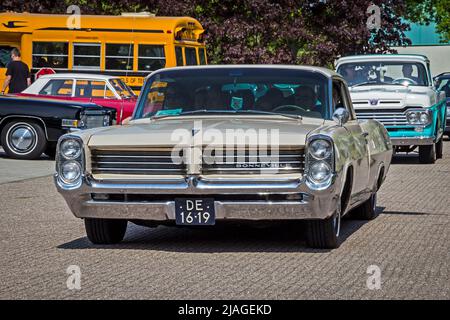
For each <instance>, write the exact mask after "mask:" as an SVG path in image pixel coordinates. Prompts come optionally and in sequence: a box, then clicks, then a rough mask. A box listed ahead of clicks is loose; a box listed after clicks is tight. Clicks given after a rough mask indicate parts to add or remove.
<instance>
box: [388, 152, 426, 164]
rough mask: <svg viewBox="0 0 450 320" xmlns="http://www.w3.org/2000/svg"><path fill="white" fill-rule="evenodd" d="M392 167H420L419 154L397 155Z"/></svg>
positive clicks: (393, 159)
mask: <svg viewBox="0 0 450 320" xmlns="http://www.w3.org/2000/svg"><path fill="white" fill-rule="evenodd" d="M391 164H392V165H405V164H406V165H408V164H414V165H415V164H417V165H420V162H419V154H418V153H417V152H412V153H408V154H407V153H402V154H398V155H395V156H394V157H393V158H392V162H391Z"/></svg>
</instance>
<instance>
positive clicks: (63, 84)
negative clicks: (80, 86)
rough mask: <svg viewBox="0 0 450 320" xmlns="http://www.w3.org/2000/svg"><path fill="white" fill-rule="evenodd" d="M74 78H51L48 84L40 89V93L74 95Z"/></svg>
mask: <svg viewBox="0 0 450 320" xmlns="http://www.w3.org/2000/svg"><path fill="white" fill-rule="evenodd" d="M72 88H73V80H69V79H55V80H50V81H49V82H47V84H46V85H45V86H44V87H43V88H42V89H41V91H39V94H42V95H49V96H65V97H71V96H72Z"/></svg>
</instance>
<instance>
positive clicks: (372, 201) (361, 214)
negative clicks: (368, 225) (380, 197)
mask: <svg viewBox="0 0 450 320" xmlns="http://www.w3.org/2000/svg"><path fill="white" fill-rule="evenodd" d="M376 208H377V194H376V193H374V194H372V195H371V196H370V198H369V199H367V200H366V201H365V202H363V203H362V204H361V205H360V206H358V207H356V208H355V209H353V210H352V211H351V213H350V218H352V219H355V220H372V219H374V218H375V217H376Z"/></svg>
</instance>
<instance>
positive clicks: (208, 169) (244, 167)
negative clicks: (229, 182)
mask: <svg viewBox="0 0 450 320" xmlns="http://www.w3.org/2000/svg"><path fill="white" fill-rule="evenodd" d="M304 167H305V156H304V150H303V149H300V148H293V149H280V150H276V151H275V150H273V151H270V150H269V151H267V152H266V153H265V154H258V152H251V151H249V150H224V151H223V152H222V154H220V153H217V152H214V151H212V152H208V151H206V150H204V151H203V165H202V174H204V175H211V174H225V175H246V174H264V173H268V174H295V173H298V174H302V173H303V171H304Z"/></svg>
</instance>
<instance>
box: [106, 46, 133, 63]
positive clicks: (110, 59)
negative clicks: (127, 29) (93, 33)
mask: <svg viewBox="0 0 450 320" xmlns="http://www.w3.org/2000/svg"><path fill="white" fill-rule="evenodd" d="M133 50H134V45H133V44H112V43H107V44H106V57H105V69H106V70H133Z"/></svg>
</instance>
